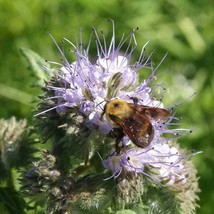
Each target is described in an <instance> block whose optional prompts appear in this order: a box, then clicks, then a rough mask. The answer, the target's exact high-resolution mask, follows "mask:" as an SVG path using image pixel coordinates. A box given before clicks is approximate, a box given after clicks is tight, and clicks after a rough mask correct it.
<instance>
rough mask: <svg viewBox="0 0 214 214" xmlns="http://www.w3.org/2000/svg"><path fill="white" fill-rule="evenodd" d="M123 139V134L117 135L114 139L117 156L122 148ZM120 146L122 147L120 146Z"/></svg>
mask: <svg viewBox="0 0 214 214" xmlns="http://www.w3.org/2000/svg"><path fill="white" fill-rule="evenodd" d="M123 137H124V134H123V132H120V133H118V136H117V138H116V143H115V150H116V153H117V154H118V155H119V154H120V150H121V148H123V144H122V138H123ZM121 144H122V145H121Z"/></svg>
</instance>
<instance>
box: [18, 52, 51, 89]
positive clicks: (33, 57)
mask: <svg viewBox="0 0 214 214" xmlns="http://www.w3.org/2000/svg"><path fill="white" fill-rule="evenodd" d="M20 52H21V54H22V56H24V58H25V59H26V60H27V62H28V64H29V70H30V71H31V72H32V75H33V76H35V77H36V78H37V82H36V84H38V85H40V86H43V85H44V81H45V80H47V79H48V77H49V76H50V75H49V73H48V71H47V69H48V70H50V64H49V63H48V62H46V60H45V59H43V58H42V57H41V56H39V55H38V54H37V53H35V52H34V51H32V50H30V49H28V48H20Z"/></svg>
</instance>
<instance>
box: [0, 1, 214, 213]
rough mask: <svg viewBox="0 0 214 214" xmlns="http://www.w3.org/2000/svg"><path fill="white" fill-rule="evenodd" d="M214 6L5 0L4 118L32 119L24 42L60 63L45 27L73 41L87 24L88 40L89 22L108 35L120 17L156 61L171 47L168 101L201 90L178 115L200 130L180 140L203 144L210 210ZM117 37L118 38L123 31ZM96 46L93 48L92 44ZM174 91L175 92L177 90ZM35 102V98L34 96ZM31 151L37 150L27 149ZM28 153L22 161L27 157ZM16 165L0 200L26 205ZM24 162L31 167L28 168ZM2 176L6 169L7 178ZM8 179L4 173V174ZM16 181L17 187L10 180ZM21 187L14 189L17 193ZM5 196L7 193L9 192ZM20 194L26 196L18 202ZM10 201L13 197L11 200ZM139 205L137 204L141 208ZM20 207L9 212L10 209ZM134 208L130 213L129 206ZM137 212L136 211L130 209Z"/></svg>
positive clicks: (0, 10)
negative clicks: (109, 23) (5, 196)
mask: <svg viewBox="0 0 214 214" xmlns="http://www.w3.org/2000/svg"><path fill="white" fill-rule="evenodd" d="M213 16H214V15H213V7H212V1H211V0H205V1H203V2H202V1H199V0H197V1H190V0H188V1H184V0H182V1H176V2H172V1H168V0H163V1H159V2H157V1H154V0H153V1H148V0H147V1H140V0H133V1H128V0H125V1H123V0H109V1H95V0H89V1H87V0H83V1H77V0H73V1H66V0H59V1H50V0H47V1H41V0H38V1H34V2H32V1H30V0H23V1H17V2H16V1H6V0H0V20H1V22H0V28H1V32H2V33H1V35H0V40H1V52H0V58H1V60H0V70H1V78H0V99H1V106H0V112H1V114H0V116H1V118H9V117H11V116H12V115H14V116H16V117H17V118H27V119H28V121H29V123H30V124H31V123H32V118H33V116H32V109H35V107H36V102H35V100H36V96H38V95H39V94H41V91H40V90H39V89H38V88H36V87H32V85H35V81H36V80H35V77H32V76H31V73H30V72H29V70H27V68H26V67H27V63H26V62H25V61H24V58H21V54H19V50H20V48H22V47H24V48H29V49H33V50H35V51H36V52H37V53H39V54H40V55H42V56H43V57H44V58H46V59H51V60H54V61H59V60H58V59H59V55H58V51H57V50H56V47H55V46H54V44H53V42H52V41H51V39H50V37H49V36H48V35H47V34H46V32H51V34H52V35H53V36H54V38H55V39H56V40H57V41H61V38H62V37H66V38H68V39H72V40H74V39H75V38H76V35H78V34H79V33H78V30H79V28H80V27H81V28H82V29H83V31H84V38H83V41H85V42H87V38H89V35H90V32H91V31H90V29H89V27H96V28H97V29H103V30H104V32H105V34H106V36H107V37H108V38H110V28H109V26H108V23H107V22H106V20H107V19H108V18H111V19H113V20H114V21H115V24H116V27H117V32H118V34H121V36H122V33H123V32H129V31H131V29H132V28H133V27H139V28H140V30H139V31H138V32H137V34H136V37H137V41H138V43H139V45H138V48H139V49H137V52H136V54H139V52H140V51H141V50H140V47H141V46H142V45H143V44H145V42H147V41H148V40H150V43H149V46H148V48H149V49H150V50H152V49H154V50H155V54H154V56H153V58H154V61H155V62H158V61H160V59H161V58H162V57H163V55H165V53H166V52H168V56H167V58H166V60H165V63H163V65H161V68H160V70H161V71H166V70H168V68H171V69H172V70H171V71H167V72H168V74H167V75H161V76H160V79H161V80H162V81H163V82H164V83H167V84H168V85H167V87H168V88H170V90H171V91H170V93H167V94H166V95H165V96H164V99H166V103H172V102H175V101H178V102H179V101H180V100H183V99H185V98H187V97H188V96H189V95H191V94H192V93H193V91H196V92H197V95H196V96H195V97H194V98H192V99H191V100H189V101H188V104H187V103H183V104H182V105H183V106H182V108H179V109H178V110H177V111H178V114H179V115H184V119H183V120H182V123H183V126H185V127H193V128H195V130H194V132H193V134H192V135H190V137H188V141H189V142H188V143H185V141H184V140H183V141H182V139H181V141H180V142H181V145H185V147H188V148H195V149H197V150H202V151H203V152H204V153H203V154H202V155H200V156H198V157H197V158H195V159H194V160H195V165H196V168H197V169H198V170H199V175H200V177H201V179H200V180H199V185H200V188H201V190H202V191H201V193H200V206H201V208H200V209H198V212H197V213H203V214H204V213H205V214H206V213H210V210H211V207H212V201H213V198H214V193H213V191H212V188H210V187H212V183H213V179H214V178H213V176H214V175H213V173H212V170H211V169H212V168H213V165H214V158H213V152H214V149H213V147H212V140H213V132H212V130H211V127H213V126H214V121H213V120H212V118H213V117H214V113H213V111H212V110H211V109H212V106H213V94H214V75H213V72H212V70H213V69H212V61H213V56H212V55H213V51H214V42H213V41H214V40H213V37H214V30H213V26H212V25H213V19H214V17H213ZM118 40H119V37H118ZM94 50H95V48H94ZM171 94H172V95H173V96H171ZM31 100H32V101H34V102H33V103H31V102H30V101H31ZM29 152H30V154H29V155H30V156H32V150H30V151H29ZM26 155H27V154H26V152H25V153H23V154H22V155H21V160H22V161H23V160H28V158H29V157H28V156H26ZM17 163H20V164H17V166H14V168H15V169H14V168H13V170H14V171H13V173H14V176H12V177H10V178H12V179H13V182H12V183H13V184H14V186H15V187H14V189H15V190H14V189H13V188H12V189H10V190H9V191H8V190H7V191H5V190H6V189H4V188H6V187H5V186H4V184H1V185H2V189H1V193H0V195H1V197H0V198H1V202H2V201H3V197H2V196H3V195H4V194H5V192H7V193H8V194H10V195H11V196H13V197H11V198H10V199H12V198H13V200H11V204H12V201H13V202H17V203H16V204H23V206H24V202H23V201H22V200H21V199H20V198H19V199H18V198H17V195H16V193H17V192H16V190H17V186H18V181H17V177H18V170H17V168H20V167H23V165H22V164H21V162H17ZM25 167H26V166H25ZM2 175H5V174H2V173H1V177H2ZM3 177H4V176H3ZM12 186H13V185H12ZM14 192H15V194H13V193H14ZM4 200H5V198H4ZM19 200H21V201H19ZM8 201H9V200H7V202H8ZM136 209H137V208H136ZM8 212H10V213H14V212H13V211H9V210H8V211H5V213H8ZM127 212H128V211H127ZM130 213H131V211H130Z"/></svg>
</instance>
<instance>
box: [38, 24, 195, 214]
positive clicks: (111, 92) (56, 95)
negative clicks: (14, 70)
mask: <svg viewBox="0 0 214 214" xmlns="http://www.w3.org/2000/svg"><path fill="white" fill-rule="evenodd" d="M112 24H113V34H112V39H111V41H110V43H109V46H108V47H107V42H106V40H105V36H104V33H103V32H101V36H99V35H98V33H97V31H96V30H95V29H93V31H92V36H91V39H90V41H89V44H88V46H87V47H86V48H84V47H83V44H82V39H81V38H82V34H81V37H80V42H77V45H75V44H73V43H72V42H70V41H69V40H67V39H65V41H66V42H68V43H69V44H70V45H71V47H72V49H71V50H70V52H71V53H72V54H74V55H75V56H76V60H75V61H74V62H72V63H70V62H69V61H68V60H67V58H66V56H65V53H64V51H63V49H61V48H60V47H59V46H58V45H57V43H56V42H55V40H54V39H53V41H54V42H55V43H56V46H57V48H58V49H59V51H60V53H61V56H62V58H63V63H62V64H59V63H53V64H57V65H58V66H59V67H58V68H57V69H56V70H54V75H52V78H51V80H50V81H48V82H47V84H46V86H45V87H44V90H45V95H44V97H43V102H42V103H41V104H40V106H39V109H38V113H37V114H36V116H37V117H38V118H39V120H38V125H39V128H40V130H41V132H42V134H43V137H44V139H45V140H47V139H50V138H52V137H53V138H54V149H53V151H54V152H53V153H54V154H55V155H56V156H58V158H60V157H61V158H62V156H63V158H64V157H65V156H66V155H68V156H69V157H70V158H68V159H66V160H69V163H71V165H72V166H77V165H78V164H79V165H81V164H83V161H82V160H80V159H81V158H80V156H79V153H81V154H84V156H85V159H86V160H85V163H89V164H91V165H92V166H93V164H94V166H93V167H94V168H93V173H95V174H96V173H98V174H99V173H103V174H106V175H108V176H106V179H104V180H109V178H114V179H115V180H117V182H116V184H115V185H116V187H117V195H118V197H119V198H120V199H119V200H118V201H119V203H120V204H122V207H123V208H124V207H125V206H127V204H132V203H133V202H134V203H139V202H142V196H143V194H145V193H146V194H150V191H151V192H152V191H153V189H151V188H153V187H154V186H155V187H164V188H168V189H167V190H168V191H175V190H176V191H178V190H179V189H180V190H181V192H182V194H183V195H182V196H180V195H179V198H182V197H183V196H185V197H188V194H190V195H191V197H192V201H191V205H192V206H191V208H189V210H188V211H190V212H188V213H192V212H194V210H195V207H196V204H195V202H196V200H197V196H196V195H195V193H196V192H197V191H198V187H197V178H196V171H195V170H194V168H193V167H192V165H191V167H192V170H190V168H191V167H189V162H188V160H189V158H190V157H191V156H192V155H193V154H196V153H194V152H187V151H181V150H180V149H179V147H178V145H176V143H175V142H174V141H175V139H176V138H177V137H180V136H181V135H187V133H189V132H190V131H189V130H185V129H173V130H171V129H169V128H168V127H169V126H170V125H172V124H173V125H174V120H177V119H178V118H176V117H175V116H174V114H173V112H172V107H173V106H176V105H172V106H171V107H168V108H165V109H167V111H169V112H170V115H171V116H169V117H168V118H167V120H166V121H161V120H153V119H152V118H151V120H148V121H149V124H150V123H151V125H152V128H153V131H154V133H153V136H152V140H151V142H150V143H149V145H148V146H147V147H145V148H140V147H137V146H135V145H134V144H133V143H132V142H131V139H130V138H129V137H128V136H126V134H124V133H123V131H124V130H123V128H122V135H123V136H122V137H121V139H120V140H121V142H122V145H123V146H122V147H121V151H120V152H119V153H118V152H115V149H114V144H115V141H116V140H117V136H114V135H113V139H112V138H111V137H112V135H111V134H112V130H113V133H114V126H113V125H112V124H111V123H109V121H108V120H106V119H105V117H103V114H104V109H105V105H106V103H108V102H109V101H111V100H112V99H115V98H119V99H123V100H124V101H126V102H127V103H132V104H135V103H136V101H137V105H140V106H149V107H155V108H164V105H163V103H162V102H161V100H158V99H155V98H154V96H153V93H152V89H151V83H152V82H153V81H154V80H156V79H157V78H156V76H155V72H156V70H157V68H158V67H159V65H158V66H156V67H154V65H153V62H152V60H151V55H149V56H146V55H145V47H146V45H147V44H146V45H145V46H144V47H143V48H142V50H141V53H140V56H139V58H138V59H137V61H135V62H134V63H133V62H132V60H131V57H132V54H133V52H134V50H135V48H136V46H137V43H136V39H135V32H136V30H137V29H135V30H133V31H132V32H131V33H130V35H129V36H128V37H126V38H124V36H122V39H121V40H120V42H119V44H118V45H116V42H115V41H116V39H115V28H114V23H113V22H112ZM93 36H94V37H95V43H96V48H97V58H96V60H95V62H92V61H91V60H90V58H89V51H90V45H91V41H92V37H93ZM51 37H52V36H51ZM127 43H128V45H126V44H127ZM124 47H126V48H124ZM47 70H48V71H51V72H52V71H53V70H50V69H47ZM143 71H145V72H148V71H149V75H148V76H149V77H148V78H147V79H145V80H143V82H140V81H139V78H138V73H139V72H143ZM155 87H156V88H158V87H159V88H161V89H163V90H164V87H163V86H162V85H155ZM119 128H121V127H119ZM62 130H63V131H62ZM164 134H170V138H165V137H164ZM110 136H111V137H110ZM109 142H113V144H112V143H109ZM59 147H60V149H59ZM65 148H66V151H65V150H63V149H65ZM59 151H60V153H59ZM64 153H66V155H65V154H64ZM97 153H98V154H100V156H101V157H106V159H104V160H102V161H100V159H99V158H98V155H97ZM73 157H75V158H73ZM81 161H82V162H81ZM98 161H99V162H102V164H103V166H104V168H101V167H100V165H99V164H98V165H97V166H95V165H96V164H95V163H97V162H98ZM60 164H61V162H60ZM91 165H90V166H91ZM98 166H99V167H98ZM63 167H64V168H66V167H67V168H68V169H69V166H68V162H66V163H65V164H64V166H63ZM105 168H106V169H107V170H105ZM85 169H86V170H85V171H84V170H83V171H84V173H83V174H84V175H87V173H90V172H91V171H87V170H88V168H85ZM187 169H188V170H187ZM72 170H73V171H75V170H74V169H72ZM108 170H111V171H112V176H109V174H108V172H106V171H108ZM77 171H78V170H76V171H75V173H76V172H77ZM81 173H82V171H81ZM191 173H192V174H191ZM75 176H76V174H75ZM110 180H111V179H110ZM105 182H108V181H105ZM144 182H148V183H147V185H148V186H149V187H148V188H145V189H144ZM192 183H194V184H193V185H192ZM150 187H151V188H150ZM97 188H99V187H97ZM187 188H188V189H189V190H190V191H186V189H187ZM95 189H96V188H95ZM91 191H92V190H91ZM96 191H97V189H96ZM157 191H158V190H157ZM176 191H175V192H176ZM102 192H103V191H102ZM104 192H105V191H104ZM135 193H136V194H135ZM167 194H168V193H167ZM170 200H172V201H173V200H174V196H173V199H172V198H171V199H170ZM182 203H184V201H183V200H181V201H178V203H175V204H174V205H173V208H172V209H171V210H173V209H174V210H176V209H177V207H179V209H180V210H185V209H184V208H182V206H183V205H181V204H182ZM144 204H146V206H148V207H150V208H149V209H156V211H157V212H160V211H162V212H164V210H166V207H164V208H163V207H162V206H163V203H162V202H160V203H158V202H157V203H154V204H152V203H151V201H150V200H147V201H145V200H144ZM169 204H170V203H169ZM164 206H165V205H164ZM89 207H90V206H89ZM151 207H152V208H151ZM184 207H186V206H184Z"/></svg>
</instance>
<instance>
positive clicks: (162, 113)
mask: <svg viewBox="0 0 214 214" xmlns="http://www.w3.org/2000/svg"><path fill="white" fill-rule="evenodd" d="M130 106H131V107H132V108H134V109H135V110H136V111H138V112H139V113H140V114H142V115H144V116H145V117H147V118H148V119H149V120H152V119H154V120H162V121H166V120H167V119H168V118H169V117H170V112H169V111H167V110H166V109H163V108H158V107H151V106H143V105H135V104H132V103H130Z"/></svg>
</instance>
